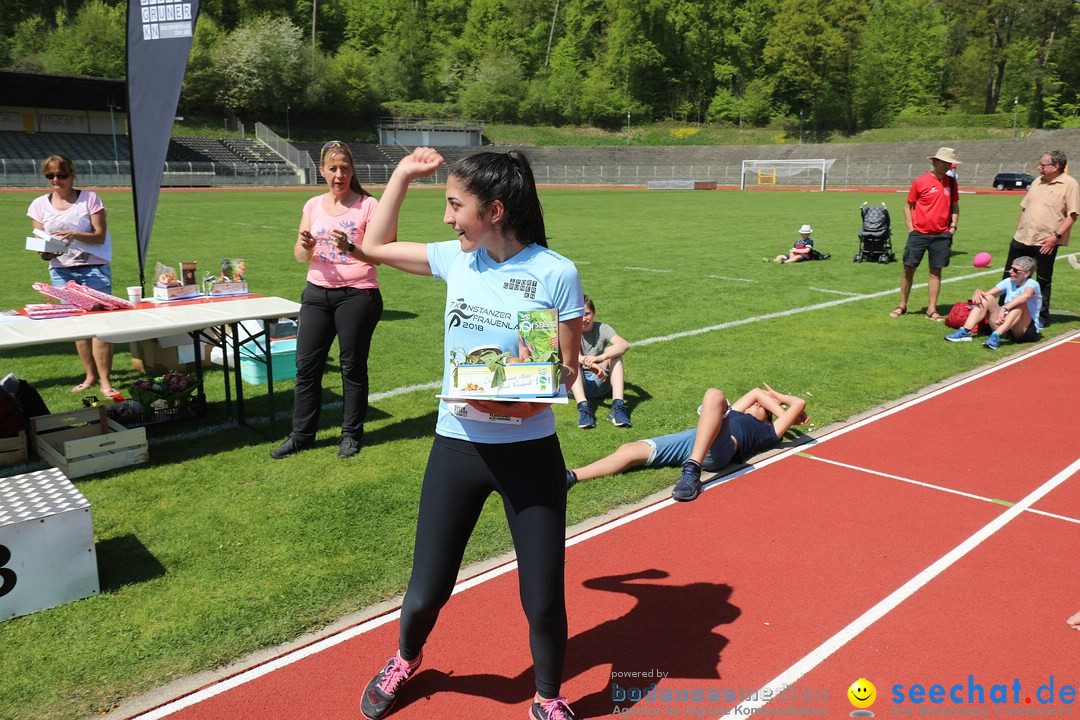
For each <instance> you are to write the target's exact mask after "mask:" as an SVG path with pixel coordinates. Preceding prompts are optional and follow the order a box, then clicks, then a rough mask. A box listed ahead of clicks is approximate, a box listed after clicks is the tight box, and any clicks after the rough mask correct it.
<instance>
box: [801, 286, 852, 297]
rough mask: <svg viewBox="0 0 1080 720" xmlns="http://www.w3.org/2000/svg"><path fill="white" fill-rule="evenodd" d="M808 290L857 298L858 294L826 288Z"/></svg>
mask: <svg viewBox="0 0 1080 720" xmlns="http://www.w3.org/2000/svg"><path fill="white" fill-rule="evenodd" d="M810 290H816V291H817V292H824V293H833V294H835V295H847V296H848V297H857V296H858V295H859V293H853V292H844V291H843V290H829V289H827V288H819V287H812V288H810Z"/></svg>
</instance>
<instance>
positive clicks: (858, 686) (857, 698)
mask: <svg viewBox="0 0 1080 720" xmlns="http://www.w3.org/2000/svg"><path fill="white" fill-rule="evenodd" d="M847 696H848V700H850V701H851V704H852V705H854V706H855V707H857V708H868V707H870V706H871V705H873V704H874V700H877V688H875V687H874V683H872V682H870V681H869V680H867V679H866V678H859V679H858V680H856V681H855V682H853V683H851V687H849V688H848V691H847Z"/></svg>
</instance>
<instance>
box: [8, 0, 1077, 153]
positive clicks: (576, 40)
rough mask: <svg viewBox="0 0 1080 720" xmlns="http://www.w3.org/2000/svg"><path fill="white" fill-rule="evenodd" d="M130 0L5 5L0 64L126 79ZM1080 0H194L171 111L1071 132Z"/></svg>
mask: <svg viewBox="0 0 1080 720" xmlns="http://www.w3.org/2000/svg"><path fill="white" fill-rule="evenodd" d="M126 7H127V3H126V2H125V0H58V1H57V2H53V3H47V4H46V3H42V2H41V0H3V3H2V5H0V64H2V65H4V66H7V67H11V68H17V69H29V70H40V71H45V72H57V73H66V74H78V75H89V76H103V77H122V76H123V74H124V47H123V42H124V13H125V8H126ZM1078 92H1080V12H1078V4H1077V0H204V1H203V3H202V11H201V14H200V17H199V21H198V26H197V29H196V37H195V39H194V43H193V48H192V54H191V60H190V65H189V70H188V75H187V78H186V81H185V85H184V91H183V96H182V98H181V108H180V109H181V112H186V113H189V114H202V115H209V116H214V115H217V116H220V115H221V114H222V113H223V112H224V113H228V114H234V115H242V116H243V117H245V118H253V119H259V118H260V117H261V116H271V117H281V116H282V115H283V114H284V113H285V112H286V108H288V109H289V111H291V112H292V114H293V117H295V118H297V119H299V120H303V119H305V118H306V119H308V120H317V119H318V118H325V117H327V116H328V115H333V116H334V117H337V118H340V119H341V120H342V121H351V122H358V121H365V120H367V119H370V118H372V117H374V116H376V115H379V114H387V113H394V114H399V115H402V114H404V115H424V116H453V117H467V118H476V119H484V120H487V121H491V122H509V123H513V122H523V123H529V124H565V123H572V124H591V125H596V126H600V127H614V126H618V125H620V124H622V123H624V122H625V120H626V117H627V113H630V114H631V115H632V116H633V117H635V118H637V119H638V120H639V121H643V122H644V121H653V120H662V119H673V120H678V121H690V122H709V123H729V124H743V125H765V124H768V123H770V122H775V121H777V120H787V121H791V122H800V121H801V124H802V125H804V126H805V128H806V129H807V131H808V132H810V133H819V134H820V133H825V132H834V131H839V132H844V133H850V132H854V131H857V130H860V129H866V128H873V127H881V126H883V125H885V124H887V123H889V122H894V121H896V120H898V119H899V120H903V119H904V118H910V117H923V116H935V115H940V114H943V113H948V112H958V113H965V114H968V115H971V114H975V115H979V114H986V115H990V114H994V113H1005V114H1011V113H1013V112H1014V111H1015V112H1016V113H1018V114H1019V116H1020V118H1021V122H1023V123H1025V124H1027V125H1030V126H1034V127H1063V126H1070V125H1071V126H1080V118H1078V117H1077V113H1078V110H1080V102H1078V100H1080V98H1078Z"/></svg>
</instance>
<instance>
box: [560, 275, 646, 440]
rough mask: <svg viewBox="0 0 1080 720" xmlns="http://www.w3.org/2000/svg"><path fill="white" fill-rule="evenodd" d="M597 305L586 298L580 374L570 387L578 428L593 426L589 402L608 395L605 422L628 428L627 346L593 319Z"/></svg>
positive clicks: (611, 330)
mask: <svg viewBox="0 0 1080 720" xmlns="http://www.w3.org/2000/svg"><path fill="white" fill-rule="evenodd" d="M595 316H596V305H595V304H594V303H593V300H592V298H591V297H589V296H588V295H586V296H585V316H584V317H582V319H581V354H580V356H579V358H578V362H579V363H580V367H581V373H580V374H578V376H577V379H576V380H574V384H573V386H572V387H571V388H570V389H571V392H573V394H574V402H576V403H577V408H578V427H579V428H582V429H583V430H587V429H590V428H594V427H596V415H595V413H594V412H593V407H592V404H591V401H593V400H599V399H601V398H605V397H608V396H611V412H609V413H608V415H607V419H608V420H610V421H611V422H612V424H613V425H615V427H630V426H631V424H630V411H629V410H628V409H627V408H626V403H625V402H624V393H625V391H626V380H625V378H626V370H625V365H624V364H623V355H625V354H626V351H627V350H629V349H630V343H628V342H627V341H626V340H625V339H623V337H622V336H620V335H619V334H618V333H617V332H615V329H614V328H613V327H611V326H610V325H608V324H607V323H603V322H600V321H599V320H595V319H594V318H595Z"/></svg>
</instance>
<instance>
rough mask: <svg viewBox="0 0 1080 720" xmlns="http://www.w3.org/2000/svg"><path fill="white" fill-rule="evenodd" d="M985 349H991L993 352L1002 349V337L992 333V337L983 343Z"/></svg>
mask: <svg viewBox="0 0 1080 720" xmlns="http://www.w3.org/2000/svg"><path fill="white" fill-rule="evenodd" d="M983 347H985V348H990V349H991V350H997V349H998V348H999V347H1001V336H1000V335H998V334H997V333H996V332H993V333H990V337H988V338H986V342H984V343H983Z"/></svg>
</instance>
